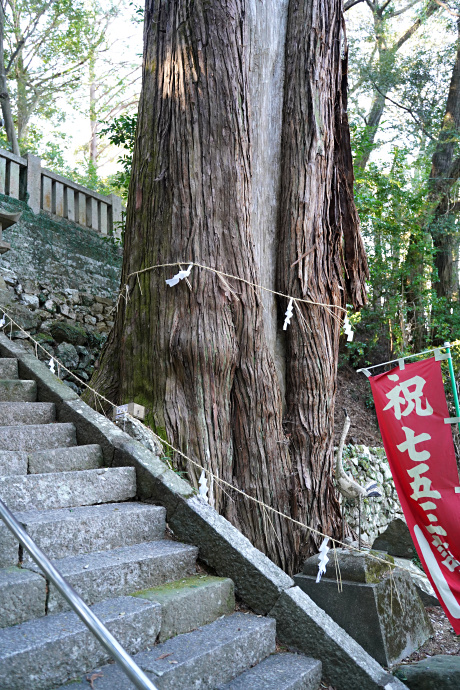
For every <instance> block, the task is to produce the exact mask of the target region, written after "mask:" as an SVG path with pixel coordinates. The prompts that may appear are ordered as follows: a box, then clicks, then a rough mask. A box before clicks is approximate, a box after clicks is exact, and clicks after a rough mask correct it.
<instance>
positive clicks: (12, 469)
mask: <svg viewBox="0 0 460 690" xmlns="http://www.w3.org/2000/svg"><path fill="white" fill-rule="evenodd" d="M28 464H29V458H28V455H27V453H24V451H19V450H0V477H6V476H9V475H12V474H27V468H28Z"/></svg>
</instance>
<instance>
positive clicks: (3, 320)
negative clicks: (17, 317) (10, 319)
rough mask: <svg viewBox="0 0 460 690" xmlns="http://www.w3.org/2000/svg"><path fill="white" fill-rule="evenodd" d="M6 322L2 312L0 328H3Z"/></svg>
mask: <svg viewBox="0 0 460 690" xmlns="http://www.w3.org/2000/svg"><path fill="white" fill-rule="evenodd" d="M5 324H6V317H5V314H3V316H2V318H1V320H0V328H3V327H4V326H5Z"/></svg>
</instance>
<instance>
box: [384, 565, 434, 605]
mask: <svg viewBox="0 0 460 690" xmlns="http://www.w3.org/2000/svg"><path fill="white" fill-rule="evenodd" d="M394 562H395V564H396V565H397V566H401V567H402V568H404V569H405V570H409V571H410V576H411V578H412V582H413V583H414V585H415V587H416V589H417V594H418V595H419V597H420V599H421V601H422V604H423V605H424V606H441V604H440V603H439V599H438V597H437V595H436V592H435V591H434V589H433V587H432V586H431V582H430V581H429V579H428V578H427V576H426V575H425V573H424V571H423V570H421V569H420V568H418V567H417V566H416V565H415V563H412V561H410V560H409V559H407V558H398V557H397V556H394Z"/></svg>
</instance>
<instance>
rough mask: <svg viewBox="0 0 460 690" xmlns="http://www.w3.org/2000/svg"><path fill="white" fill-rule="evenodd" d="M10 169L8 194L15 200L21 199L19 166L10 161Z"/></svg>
mask: <svg viewBox="0 0 460 690" xmlns="http://www.w3.org/2000/svg"><path fill="white" fill-rule="evenodd" d="M8 167H9V174H8V194H9V196H11V197H13V199H19V173H20V168H19V164H18V163H14V162H13V161H10V162H9V166H8Z"/></svg>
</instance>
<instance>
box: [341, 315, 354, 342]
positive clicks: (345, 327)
mask: <svg viewBox="0 0 460 690" xmlns="http://www.w3.org/2000/svg"><path fill="white" fill-rule="evenodd" d="M343 330H344V331H345V334H346V335H347V342H349V343H351V342H352V340H353V336H354V333H353V331H352V329H351V324H350V321H349V320H348V314H347V315H346V316H345V321H344V322H343Z"/></svg>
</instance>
